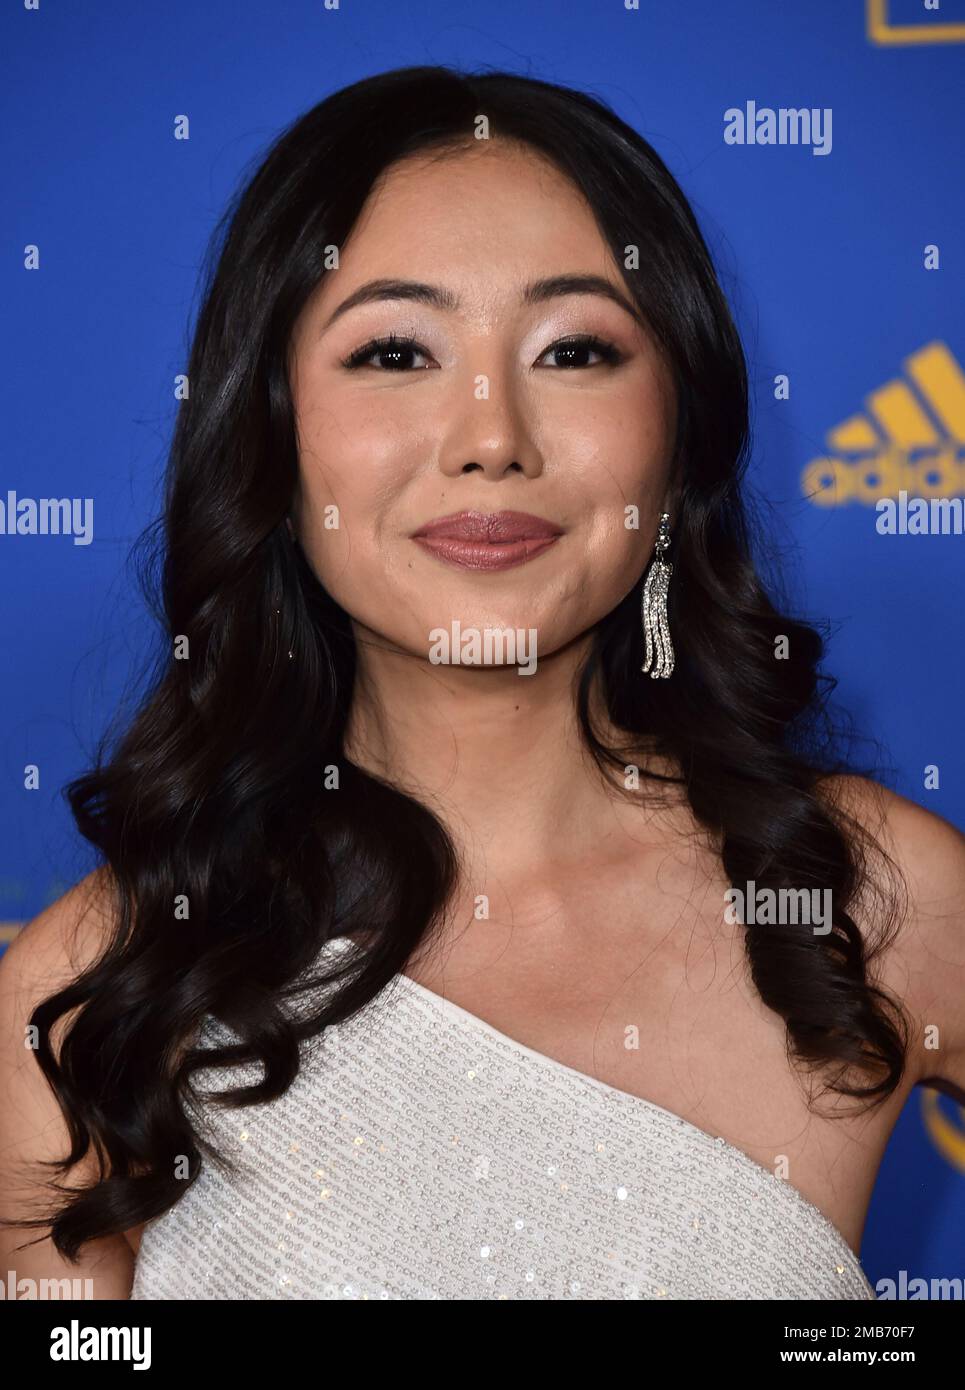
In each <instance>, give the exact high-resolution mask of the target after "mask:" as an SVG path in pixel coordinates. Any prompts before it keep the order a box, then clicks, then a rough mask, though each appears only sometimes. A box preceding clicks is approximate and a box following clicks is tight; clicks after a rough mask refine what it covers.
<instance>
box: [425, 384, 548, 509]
mask: <svg viewBox="0 0 965 1390" xmlns="http://www.w3.org/2000/svg"><path fill="white" fill-rule="evenodd" d="M453 389H454V390H455V391H458V392H459V397H460V402H459V404H457V405H456V406H454V409H453V415H452V417H451V420H450V427H449V429H448V430H447V431H446V435H445V438H444V440H443V445H442V449H441V451H440V457H439V469H440V472H442V473H444V474H445V476H446V477H447V478H454V477H457V476H458V475H459V474H461V473H481V474H483V476H485V477H486V478H491V479H492V480H493V482H496V481H497V480H499V479H501V478H505V477H511V476H512V475H513V474H519V475H521V476H523V477H527V478H536V477H538V476H539V475H540V473H542V471H543V460H542V457H541V455H540V452H539V449H538V447H537V445H536V442H535V441H534V440H533V438H532V437H531V435H530V433H529V430H528V429H527V427H526V422H525V419H524V417H523V412H522V410H521V409H520V405H519V402H518V400H517V399H516V395H515V393H514V390H513V388H512V386H511V385H510V384H509V383H508V382H507V380H506V379H505V377H504V376H503V375H502V374H500V376H499V377H498V378H497V377H496V376H494V375H486V374H480V375H478V376H475V377H472V378H469V379H468V380H466V379H465V378H463V379H462V380H460V381H459V383H458V384H454V388H453Z"/></svg>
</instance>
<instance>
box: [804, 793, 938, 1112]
mask: <svg viewBox="0 0 965 1390" xmlns="http://www.w3.org/2000/svg"><path fill="white" fill-rule="evenodd" d="M822 788H823V790H824V792H825V793H826V794H827V795H828V796H829V797H830V798H831V799H832V801H833V802H834V804H835V805H836V806H837V807H838V808H839V809H840V810H842V811H844V812H845V814H846V815H848V816H850V817H851V818H852V819H854V820H856V821H857V822H858V823H859V824H860V825H861V826H862V827H863V828H864V829H865V830H867V831H868V832H869V833H870V834H871V835H872V836H874V838H875V839H876V840H877V841H878V843H879V844H880V845H881V847H882V849H884V851H885V852H886V854H887V855H888V856H889V857H890V859H891V860H892V862H893V864H894V866H895V867H896V868H897V869H898V871H899V873H900V875H901V878H902V880H903V884H904V886H905V888H906V889H907V900H906V902H905V904H904V912H903V922H902V925H901V928H900V930H899V931H898V932H897V934H896V935H895V938H894V941H893V943H892V944H891V945H890V946H889V948H888V952H887V956H888V960H887V965H886V973H885V982H886V983H887V984H888V986H889V987H890V988H891V989H892V991H893V992H894V993H896V994H898V995H899V997H900V998H901V1000H902V1002H903V1004H904V1005H905V1006H906V1008H907V1009H908V1011H909V1013H910V1014H911V1016H912V1022H913V1025H914V1031H913V1032H912V1035H911V1037H910V1048H909V1058H908V1060H909V1066H910V1067H911V1068H912V1069H913V1074H914V1076H915V1079H916V1081H918V1082H925V1083H926V1084H929V1085H936V1086H937V1088H938V1089H941V1090H948V1091H949V1092H950V1093H951V1094H954V1095H956V1096H958V1095H960V1096H961V1098H962V1100H963V1101H965V834H963V833H962V831H961V830H959V829H958V827H957V826H955V825H953V824H952V823H951V822H950V821H947V820H945V819H944V817H942V816H939V815H938V814H937V813H936V812H934V811H930V810H927V809H926V808H925V807H923V806H919V805H918V803H917V802H914V801H911V800H909V798H907V797H904V796H901V795H899V794H898V793H897V792H893V791H890V790H889V789H888V788H886V787H884V786H882V785H881V784H880V783H879V782H875V781H872V780H871V779H870V778H866V777H856V776H839V777H832V778H827V779H825V780H824V782H823V783H822ZM872 867H873V866H871V865H869V868H872Z"/></svg>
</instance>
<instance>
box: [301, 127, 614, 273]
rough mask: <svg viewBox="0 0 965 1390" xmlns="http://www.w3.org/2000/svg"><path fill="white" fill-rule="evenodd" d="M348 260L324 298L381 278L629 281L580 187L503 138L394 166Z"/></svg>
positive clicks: (354, 235) (348, 247) (353, 238)
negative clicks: (568, 276)
mask: <svg viewBox="0 0 965 1390" xmlns="http://www.w3.org/2000/svg"><path fill="white" fill-rule="evenodd" d="M339 260H340V273H339V275H338V276H332V277H328V279H329V285H328V286H327V287H323V288H322V289H321V291H320V293H321V294H322V295H324V294H325V290H326V289H328V290H330V292H331V294H332V295H333V296H334V295H336V294H339V293H341V294H344V293H346V292H348V291H350V290H351V289H353V288H354V287H355V285H356V284H358V283H361V281H362V280H364V279H369V278H373V277H376V276H379V275H386V276H393V275H405V276H407V277H409V278H413V279H425V280H432V281H440V280H445V282H446V283H447V284H451V285H452V287H453V288H454V289H457V290H459V291H460V292H465V293H467V294H471V293H472V290H473V288H474V286H475V287H481V286H482V285H486V286H488V287H489V289H490V291H493V290H495V289H496V288H497V287H499V286H504V287H505V288H507V289H509V288H510V286H511V285H512V284H514V283H515V282H516V281H518V280H521V279H527V280H529V279H535V278H537V276H538V275H551V274H557V273H566V272H573V271H578V270H584V271H586V270H593V271H596V272H597V273H604V274H607V275H608V277H609V278H611V279H613V280H614V282H615V283H619V282H620V278H621V277H620V275H619V271H618V270H617V267H616V265H615V264H614V262H613V259H612V256H611V253H610V250H609V247H608V246H607V244H606V241H605V240H604V238H603V236H602V234H601V232H600V230H599V227H598V226H597V223H596V219H595V217H594V215H593V212H592V209H591V208H590V206H589V204H588V203H587V202H586V200H585V198H584V197H583V195H582V194H581V193H580V191H579V189H577V188H576V186H575V185H574V184H573V183H571V182H570V180H569V179H568V178H567V177H566V176H565V175H564V174H563V173H562V172H561V171H560V170H559V169H557V168H556V166H555V165H553V164H552V162H551V161H550V160H548V159H546V158H545V157H543V156H541V155H540V154H539V153H538V152H536V151H533V150H531V149H529V148H528V147H525V146H520V145H518V144H516V143H511V142H505V141H504V142H502V143H500V142H498V141H495V140H493V141H478V142H475V144H474V145H472V146H470V147H469V148H468V149H465V150H462V149H460V150H458V151H450V150H446V151H445V152H444V153H442V154H441V155H440V154H439V153H437V152H432V153H430V154H422V155H416V156H412V157H410V158H408V159H406V160H404V161H402V162H400V163H398V164H395V165H392V166H391V167H390V168H389V169H388V170H386V171H385V172H384V173H383V174H382V175H381V176H380V178H379V179H378V181H377V182H376V184H375V186H374V187H373V189H372V191H371V193H370V195H369V197H368V199H367V201H366V203H365V206H364V207H363V209H362V212H361V214H360V216H359V218H358V220H357V222H356V225H355V226H354V227H353V229H352V231H351V233H350V235H349V237H348V238H347V240H346V242H345V244H344V246H343V247H342V249H341V251H340V257H339ZM335 281H338V282H339V287H338V288H337V287H336V285H335V283H334V282H335Z"/></svg>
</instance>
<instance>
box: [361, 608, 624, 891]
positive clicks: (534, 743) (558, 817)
mask: <svg viewBox="0 0 965 1390" xmlns="http://www.w3.org/2000/svg"><path fill="white" fill-rule="evenodd" d="M591 640H592V636H591V634H587V635H584V636H583V637H581V638H580V639H578V640H577V641H576V642H573V643H571V644H570V645H569V646H567V647H565V648H564V649H562V650H561V651H559V652H556V653H554V654H553V655H551V656H549V657H541V658H540V661H539V664H538V666H537V667H536V669H535V671H534V672H533V674H531V675H520V674H518V671H517V668H516V667H515V666H489V667H481V666H462V665H460V666H455V665H433V664H431V663H430V662H428V661H426V660H425V659H422V658H418V657H414V656H412V655H410V654H408V653H406V652H403V651H400V650H399V649H397V648H390V647H387V646H386V645H384V644H383V643H381V642H380V641H379V640H378V639H377V638H375V636H374V634H370V633H368V632H366V631H365V630H363V629H360V628H358V627H356V644H357V652H358V660H357V668H356V681H355V688H354V691H353V698H352V706H351V710H350V713H349V720H348V726H347V729H346V735H345V743H344V746H345V752H346V755H347V756H348V757H349V758H350V759H351V761H352V762H354V763H355V764H356V765H357V766H359V767H361V768H363V770H365V771H368V772H371V773H373V774H374V775H376V776H379V777H381V778H383V779H384V780H385V781H388V782H391V783H392V784H393V785H394V786H398V787H400V788H401V789H402V790H403V791H405V792H406V793H408V794H410V795H412V796H414V797H416V798H417V799H419V800H420V801H422V802H423V803H424V804H426V805H428V806H429V807H430V809H431V810H433V811H434V812H435V813H436V814H437V815H438V816H439V817H440V819H441V820H442V821H443V824H444V825H445V826H446V828H447V830H448V831H449V832H450V834H451V835H452V836H453V839H454V840H455V842H456V843H457V845H458V846H459V847H460V848H461V850H462V851H463V853H464V854H465V855H466V856H467V861H466V862H467V863H470V864H473V865H475V864H477V863H479V862H480V859H479V858H478V857H477V856H481V857H482V860H483V861H484V862H485V863H486V864H487V865H488V866H489V867H490V869H493V868H498V872H499V874H500V875H501V876H505V877H506V878H507V879H513V878H516V877H517V876H519V877H520V878H521V879H522V880H523V881H525V878H526V876H527V873H528V872H529V871H533V870H535V869H536V868H537V867H542V866H548V865H551V864H552V863H554V862H562V863H572V862H573V860H574V858H577V857H581V856H583V855H585V854H586V853H592V852H593V851H594V850H595V849H597V848H598V847H599V844H600V840H601V837H603V836H606V834H607V833H608V830H609V829H610V828H611V827H613V826H615V825H616V824H617V823H618V820H621V818H622V823H626V817H627V812H628V809H629V811H630V812H631V814H632V815H633V816H634V818H635V821H636V823H639V820H640V816H641V812H640V810H639V809H637V808H632V807H631V808H627V807H626V804H625V803H622V802H621V799H620V797H619V795H618V793H617V792H616V791H615V790H614V789H613V788H612V787H611V786H609V785H608V783H607V780H606V779H605V778H604V777H601V774H600V771H599V769H598V767H597V765H596V763H595V762H594V760H593V758H592V757H591V755H590V753H589V750H588V749H587V748H586V747H585V744H584V742H583V739H582V737H581V734H580V729H579V720H578V716H577V712H576V684H577V680H578V675H579V671H580V668H581V666H582V664H583V661H584V660H585V658H586V656H587V652H588V649H589V644H590V642H591ZM591 712H592V714H593V718H594V726H595V727H596V728H597V729H598V730H599V732H600V736H601V737H602V738H603V739H604V740H608V739H609V740H611V742H612V744H614V745H616V746H624V745H625V744H626V742H627V740H628V735H627V734H626V733H625V732H624V733H621V731H619V730H616V729H614V728H613V727H612V725H611V724H610V722H609V720H608V718H607V716H606V713H605V710H604V709H603V707H602V700H601V697H600V695H599V693H598V692H596V691H594V693H593V698H592V700H591Z"/></svg>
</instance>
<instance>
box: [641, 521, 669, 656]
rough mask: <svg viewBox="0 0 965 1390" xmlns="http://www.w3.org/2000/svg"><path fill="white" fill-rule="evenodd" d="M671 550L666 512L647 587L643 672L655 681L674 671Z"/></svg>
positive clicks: (644, 609) (660, 527)
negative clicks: (669, 604)
mask: <svg viewBox="0 0 965 1390" xmlns="http://www.w3.org/2000/svg"><path fill="white" fill-rule="evenodd" d="M669 548H670V513H669V512H662V513H661V516H660V525H659V527H658V530H657V541H656V545H655V547H654V557H653V564H652V565H651V566H650V573H649V574H648V575H647V582H646V584H644V586H643V635H644V637H645V638H646V641H647V659H646V661H645V662H644V664H643V665H642V666H641V668H640V669H641V671H644V672H647V671H649V672H650V679H651V680H657V679H666V677H667V676H669V675H670V673H671V671H672V670H673V663H674V655H673V644H672V643H671V641H670V628H669V626H668V623H667V588H668V586H669V584H670V576H671V574H673V565H672V564H671V563H670V561H669V560H665V559H664V555H665V554H666V552H667V550H669ZM654 657H656V665H654ZM651 667H652V668H653V669H652V670H651Z"/></svg>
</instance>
